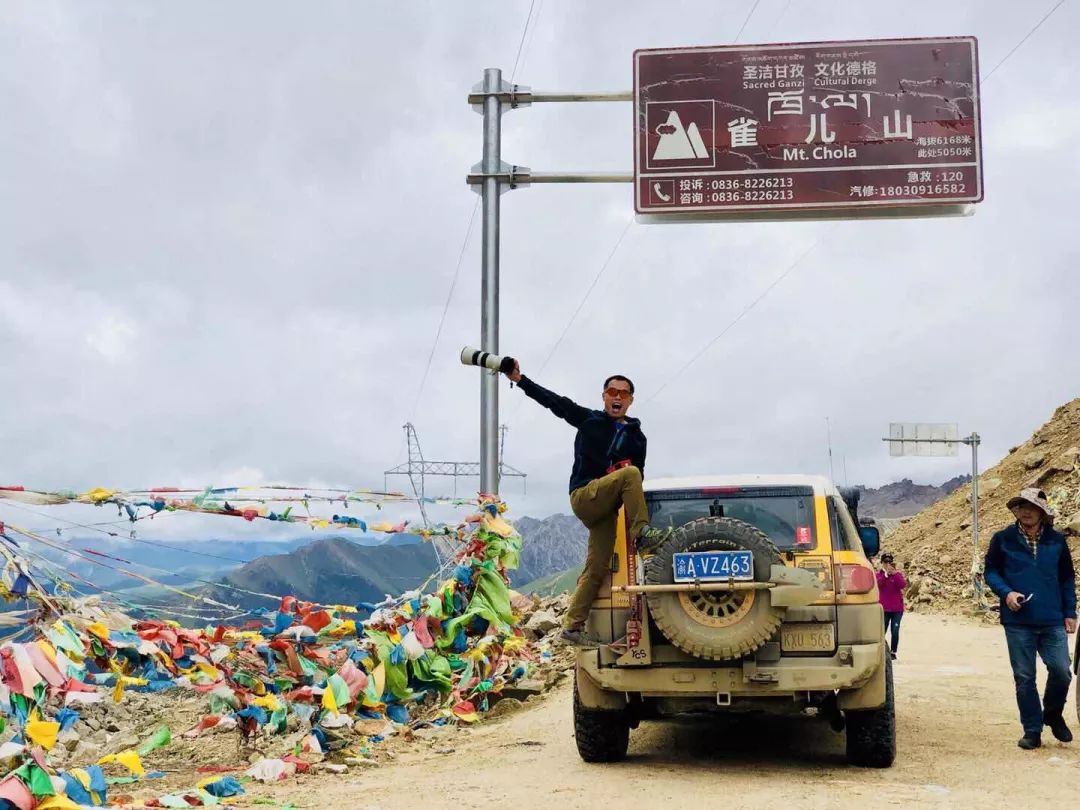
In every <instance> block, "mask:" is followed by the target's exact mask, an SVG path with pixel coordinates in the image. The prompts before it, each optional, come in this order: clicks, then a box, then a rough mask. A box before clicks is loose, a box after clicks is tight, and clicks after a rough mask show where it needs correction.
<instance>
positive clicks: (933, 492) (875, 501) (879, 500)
mask: <svg viewBox="0 0 1080 810" xmlns="http://www.w3.org/2000/svg"><path fill="white" fill-rule="evenodd" d="M969 481H971V476H970V475H958V476H956V477H955V478H950V479H949V480H948V481H946V482H945V483H944V484H942V485H941V486H937V487H935V486H932V485H930V484H916V483H913V482H912V480H911V479H910V478H905V479H903V480H901V481H895V482H893V483H891V484H886V485H885V486H883V487H878V488H877V489H871V488H868V487H864V486H860V487H858V489H859V490H861V491H862V497H861V498H860V499H859V514H860V515H866V516H867V517H876V518H901V517H911V516H912V515H917V514H919V512H921V511H922V510H923V509H926V507H928V506H932V505H933V504H935V503H937V502H938V501H940V500H941V499H942V498H944V497H945V496H947V495H951V494H952V493H953V492H955V491H956V490H958V489H959V488H960V487H962V486H964V484H966V483H968V482H969Z"/></svg>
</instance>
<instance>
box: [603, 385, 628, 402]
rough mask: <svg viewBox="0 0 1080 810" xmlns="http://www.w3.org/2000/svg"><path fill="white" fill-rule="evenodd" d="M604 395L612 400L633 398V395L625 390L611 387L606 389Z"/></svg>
mask: <svg viewBox="0 0 1080 810" xmlns="http://www.w3.org/2000/svg"><path fill="white" fill-rule="evenodd" d="M604 393H605V394H607V395H608V396H609V397H611V398H612V399H630V397H632V396H633V394H631V393H630V392H629V391H627V390H626V389H625V388H613V387H609V388H605V389H604Z"/></svg>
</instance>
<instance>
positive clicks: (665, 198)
mask: <svg viewBox="0 0 1080 810" xmlns="http://www.w3.org/2000/svg"><path fill="white" fill-rule="evenodd" d="M652 190H653V194H655V195H656V196H657V198H659V199H660V200H663V201H664V202H671V196H670V195H668V194H665V193H664V192H663V190H662V189H661V187H660V184H659V183H653V184H652Z"/></svg>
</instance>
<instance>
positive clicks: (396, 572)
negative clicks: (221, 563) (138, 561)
mask: <svg viewBox="0 0 1080 810" xmlns="http://www.w3.org/2000/svg"><path fill="white" fill-rule="evenodd" d="M438 568H439V563H438V559H437V558H436V556H435V550H434V548H432V546H431V544H430V543H424V542H421V541H420V539H419V538H415V539H414V541H413V542H411V543H402V542H396V543H391V542H388V543H384V544H383V545H380V546H361V545H358V544H356V543H354V542H352V541H351V540H347V539H345V538H344V537H328V538H325V539H322V540H316V541H315V542H314V543H309V544H308V545H305V546H303V547H302V548H298V549H296V550H295V551H291V552H289V553H288V554H271V555H267V556H265V557H260V558H259V559H257V560H255V561H253V562H250V563H248V564H247V565H244V566H241V567H240V568H237V569H235V570H233V571H230V572H229V573H228V574H227V575H226V576H225V577H224V578H223V579H222V582H224V583H225V584H226V585H231V586H234V587H236V588H243V589H244V590H246V591H253V592H257V593H266V594H280V595H282V596H284V595H286V594H288V595H292V596H295V597H296V598H298V599H301V600H305V601H311V602H322V603H324V604H344V605H355V604H357V603H358V602H379V601H381V600H382V599H383V598H384V597H385V596H386V595H387V594H391V595H396V594H399V593H402V592H404V591H408V590H411V589H412V588H416V587H418V586H419V585H421V584H423V582H424V581H425V580H426V579H427V578H428V577H429V576H431V574H432V573H434V572H435V571H436V570H438ZM205 593H206V594H207V595H209V596H211V597H212V598H213V599H216V600H218V601H221V602H225V603H228V604H234V605H239V606H240V607H242V608H246V609H253V608H272V607H273V603H272V602H270V601H269V600H268V599H266V598H263V597H258V596H252V595H249V594H245V593H241V592H237V591H234V590H230V589H229V588H222V587H211V588H208V589H206V591H205Z"/></svg>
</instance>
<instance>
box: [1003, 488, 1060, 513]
mask: <svg viewBox="0 0 1080 810" xmlns="http://www.w3.org/2000/svg"><path fill="white" fill-rule="evenodd" d="M1022 503H1030V504H1031V505H1032V506H1034V507H1037V508H1038V509H1041V510H1042V511H1043V514H1045V515H1046V516H1047V517H1053V516H1054V510H1053V509H1051V508H1050V504H1049V503H1047V501H1046V493H1045V492H1043V491H1042V490H1041V489H1035V488H1034V487H1030V488H1028V489H1022V490H1020V494H1019V495H1017V496H1016V497H1015V498H1009V502H1008V503H1007V504H1005V505H1006V506H1007V507H1008V508H1009V509H1015V508H1016V507H1017V506H1019V505H1020V504H1022Z"/></svg>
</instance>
